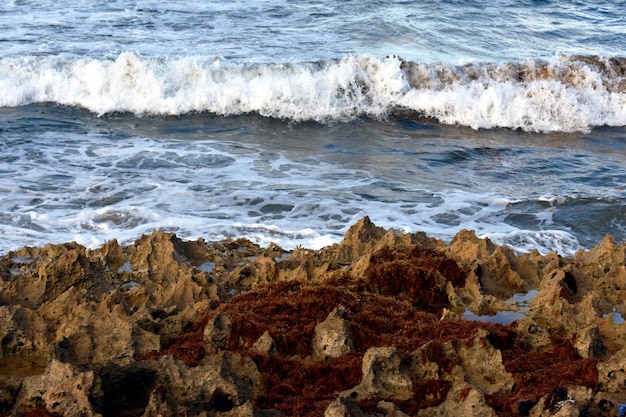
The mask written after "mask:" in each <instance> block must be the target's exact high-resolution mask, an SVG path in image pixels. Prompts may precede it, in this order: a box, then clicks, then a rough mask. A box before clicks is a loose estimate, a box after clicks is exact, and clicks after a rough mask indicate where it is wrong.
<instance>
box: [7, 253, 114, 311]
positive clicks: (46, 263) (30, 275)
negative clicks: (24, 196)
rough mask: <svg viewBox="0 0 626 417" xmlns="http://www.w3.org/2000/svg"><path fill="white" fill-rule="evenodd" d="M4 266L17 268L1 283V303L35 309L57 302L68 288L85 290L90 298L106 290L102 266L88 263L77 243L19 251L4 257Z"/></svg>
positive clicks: (88, 260)
mask: <svg viewBox="0 0 626 417" xmlns="http://www.w3.org/2000/svg"><path fill="white" fill-rule="evenodd" d="M3 262H8V263H9V264H12V265H13V264H17V265H20V267H19V272H17V273H16V274H15V275H14V276H12V277H11V279H10V280H9V281H8V282H5V281H0V301H1V302H3V303H4V304H9V303H10V304H21V305H24V306H27V307H30V308H36V307H38V306H39V305H41V304H42V303H44V302H46V301H51V300H54V299H55V298H57V297H58V296H59V295H60V294H62V293H63V292H65V291H66V290H68V289H69V288H71V287H75V288H79V289H85V290H87V292H88V293H89V294H90V296H91V297H92V298H96V297H98V296H99V295H100V294H102V293H103V292H105V291H107V290H108V288H109V285H108V283H107V282H106V281H105V279H104V273H105V266H104V265H103V264H102V263H99V262H91V261H90V259H89V258H88V257H87V255H86V250H85V248H84V247H83V246H81V245H78V244H77V243H66V244H63V245H46V246H44V247H43V248H26V247H25V248H22V249H20V250H19V251H15V252H11V253H10V254H9V255H7V256H6V257H4V261H3Z"/></svg>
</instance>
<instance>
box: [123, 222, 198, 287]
mask: <svg viewBox="0 0 626 417" xmlns="http://www.w3.org/2000/svg"><path fill="white" fill-rule="evenodd" d="M183 245H184V243H183V241H182V240H180V239H179V238H178V237H176V236H175V235H174V234H173V233H164V232H154V233H152V234H150V235H147V236H142V237H141V238H140V239H138V240H137V241H136V242H135V245H134V250H133V252H132V254H131V255H130V262H131V264H132V268H133V272H135V273H137V274H138V275H139V276H141V277H142V281H141V282H140V283H141V284H142V285H146V286H152V285H162V286H164V287H167V286H169V285H171V284H173V283H175V282H177V281H178V279H179V278H180V277H181V276H184V275H191V274H192V273H193V266H192V265H190V264H189V263H188V262H187V260H186V258H185V256H184V255H183V253H184V251H183V249H182V247H183Z"/></svg>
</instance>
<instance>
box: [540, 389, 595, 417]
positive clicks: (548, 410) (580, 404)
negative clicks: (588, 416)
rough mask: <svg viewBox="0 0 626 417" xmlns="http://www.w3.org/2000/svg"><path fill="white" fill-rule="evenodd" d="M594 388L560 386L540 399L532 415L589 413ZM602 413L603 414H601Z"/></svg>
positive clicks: (565, 416) (564, 415) (563, 415)
mask: <svg viewBox="0 0 626 417" xmlns="http://www.w3.org/2000/svg"><path fill="white" fill-rule="evenodd" d="M592 398H593V390H592V389H591V388H589V387H581V386H570V387H559V388H557V389H555V390H553V391H552V392H550V393H549V394H547V395H545V396H544V397H542V398H541V400H539V402H538V403H537V404H536V405H535V406H534V407H533V408H532V409H531V410H530V413H529V415H530V417H553V416H558V417H570V416H573V417H577V416H579V415H581V413H589V404H590V401H591V400H592ZM600 415H602V414H600Z"/></svg>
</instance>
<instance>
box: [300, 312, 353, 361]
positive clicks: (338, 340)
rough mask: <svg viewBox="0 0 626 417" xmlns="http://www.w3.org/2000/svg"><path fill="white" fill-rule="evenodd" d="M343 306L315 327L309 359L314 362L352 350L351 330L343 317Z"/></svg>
mask: <svg viewBox="0 0 626 417" xmlns="http://www.w3.org/2000/svg"><path fill="white" fill-rule="evenodd" d="M345 314H346V310H345V308H344V307H343V306H339V307H337V308H335V309H334V310H333V311H331V312H330V313H329V314H328V317H326V320H324V321H323V322H321V323H319V324H318V325H316V326H315V332H314V335H313V341H312V342H311V357H312V358H313V359H314V360H320V359H321V360H326V359H329V358H336V357H339V356H341V355H346V354H348V353H350V352H351V351H353V350H354V342H353V340H352V330H351V329H350V325H349V324H348V322H347V321H346V320H344V318H343V316H344V315H345Z"/></svg>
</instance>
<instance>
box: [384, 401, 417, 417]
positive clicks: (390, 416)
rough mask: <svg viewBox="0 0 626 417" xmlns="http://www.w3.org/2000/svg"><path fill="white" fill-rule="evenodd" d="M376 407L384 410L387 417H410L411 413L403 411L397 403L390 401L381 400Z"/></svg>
mask: <svg viewBox="0 0 626 417" xmlns="http://www.w3.org/2000/svg"><path fill="white" fill-rule="evenodd" d="M376 407H377V408H378V409H379V410H380V411H382V412H383V414H384V415H385V417H409V415H408V414H406V413H403V412H402V411H401V410H400V409H399V408H398V406H397V405H395V404H394V403H392V402H389V401H379V402H378V404H376Z"/></svg>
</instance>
